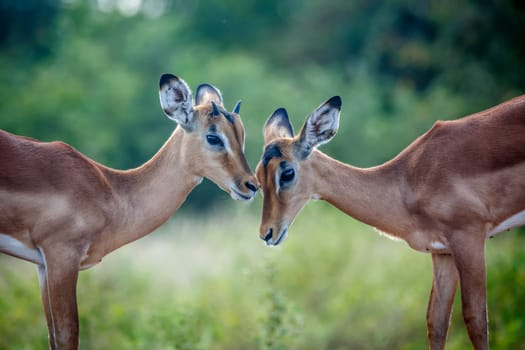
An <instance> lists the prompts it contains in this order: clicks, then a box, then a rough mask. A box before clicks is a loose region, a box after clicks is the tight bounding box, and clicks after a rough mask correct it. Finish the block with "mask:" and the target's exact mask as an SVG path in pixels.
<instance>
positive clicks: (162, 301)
mask: <svg viewBox="0 0 525 350" xmlns="http://www.w3.org/2000/svg"><path fill="white" fill-rule="evenodd" d="M0 23H1V25H0V128H2V129H5V130H7V131H10V132H13V133H17V134H21V135H26V136H31V137H35V138H38V139H42V140H57V139H60V140H63V141H65V142H68V143H70V144H71V145H73V146H74V147H75V148H77V149H78V150H80V151H81V152H83V153H85V154H86V155H88V156H89V157H91V158H93V159H95V160H97V161H99V162H101V163H104V164H106V165H109V166H112V167H115V168H121V169H124V168H132V167H136V166H138V165H140V164H142V163H143V162H145V161H146V160H147V159H149V158H150V157H151V156H152V155H153V154H154V153H155V152H156V151H157V150H158V149H159V148H160V146H161V145H162V144H163V143H164V141H165V140H166V139H167V138H168V136H169V135H170V133H171V132H172V131H173V128H174V124H173V123H172V122H170V121H169V120H168V119H166V118H165V117H164V116H163V114H162V112H161V109H160V107H159V102H158V92H157V89H158V79H159V77H160V75H161V74H163V73H168V72H169V73H174V74H177V75H179V76H180V77H182V78H183V79H185V80H186V81H187V82H188V83H189V84H190V86H191V87H192V88H193V89H195V88H196V86H197V85H198V84H200V83H202V82H209V83H211V84H214V85H215V86H217V87H218V88H219V89H221V91H222V93H223V96H224V100H225V105H226V106H227V107H229V108H232V107H233V105H234V103H235V101H237V100H238V99H242V100H243V107H242V110H241V116H242V118H243V121H244V124H245V127H246V132H247V142H246V153H247V158H248V161H249V163H250V164H251V166H252V167H255V165H256V163H257V161H258V159H259V156H260V153H261V149H262V146H263V142H262V133H261V128H262V125H263V124H264V121H265V120H266V118H267V117H268V115H269V114H271V112H272V111H273V110H275V109H276V108H278V107H281V106H283V107H286V108H287V109H288V112H289V114H290V118H291V119H292V121H293V123H294V126H295V129H296V130H298V129H299V128H300V126H301V124H302V122H303V121H304V118H305V117H306V116H307V115H308V114H309V113H310V112H311V110H312V109H314V108H315V107H317V106H318V105H319V104H320V103H321V102H323V101H324V100H326V99H327V98H329V97H331V96H333V95H340V96H341V97H342V99H343V110H342V116H341V123H340V129H339V132H338V135H337V136H336V137H335V138H334V139H333V140H332V141H331V142H330V143H329V144H327V145H325V146H323V151H325V152H326V153H328V154H330V155H331V156H333V157H335V158H337V159H340V160H341V161H344V162H347V163H352V164H354V165H357V166H362V167H366V166H372V165H376V164H379V163H381V162H384V161H386V160H388V159H390V158H391V157H393V156H394V155H396V154H397V153H398V152H399V151H400V150H401V149H403V148H404V147H406V146H407V145H408V144H409V143H410V142H411V141H412V140H413V139H414V138H416V137H417V136H418V135H420V134H421V133H423V132H424V131H425V130H427V129H428V128H429V127H430V126H431V125H432V123H433V122H434V121H435V120H437V119H453V118H458V117H461V116H464V115H467V114H470V113H473V112H477V111H479V110H482V109H485V108H487V107H490V106H492V105H495V104H497V103H499V102H502V101H504V100H506V99H509V98H512V97H514V96H517V95H520V94H522V93H524V92H525V65H524V64H523V62H525V41H524V40H523V38H525V25H524V23H525V5H524V3H523V2H522V1H517V0H513V1H510V0H502V1H463V2H456V1H439V2H438V1H413V0H395V1H389V2H385V1H373V0H372V1H342V0H336V1H330V2H327V1H320V0H313V1H298V0H283V1H278V0H269V1H259V0H246V1H233V0H225V1H204V0H201V1H199V0H196V1H182V0H175V1H168V0H96V1H95V0H92V1H82V0H22V1H18V0H0ZM0 166H1V165H0ZM260 202H261V198H260V197H258V198H256V199H255V201H254V202H252V203H250V204H248V205H246V204H239V203H234V202H232V201H231V200H230V199H229V197H228V195H226V194H225V193H223V192H221V191H220V190H218V189H217V188H216V187H215V186H214V185H213V184H211V183H209V182H208V181H205V182H203V184H202V185H200V186H199V187H198V188H197V189H196V190H195V191H194V192H193V193H192V194H191V195H190V197H189V198H188V200H187V202H186V203H185V204H184V206H183V208H182V209H181V210H180V211H179V212H178V213H176V214H175V216H174V217H173V220H171V221H170V222H169V223H168V224H166V225H164V226H163V227H162V228H161V229H160V230H159V232H158V233H155V234H154V235H151V236H149V237H147V238H145V239H143V240H140V241H138V242H136V243H133V244H132V245H130V246H128V247H124V248H122V249H121V250H119V251H117V252H115V253H113V254H112V255H110V256H108V257H107V258H106V259H105V261H104V262H103V263H102V264H100V265H98V266H96V267H95V268H93V269H91V270H88V271H86V272H83V273H82V274H81V280H80V282H79V304H80V318H81V347H82V348H83V349H110V348H122V349H421V348H425V347H426V331H425V309H426V302H427V296H428V292H429V288H430V281H431V266H430V259H429V257H428V256H425V255H422V254H418V253H415V252H412V251H411V250H410V249H408V248H407V247H406V246H405V245H404V244H399V243H394V242H392V241H389V240H387V239H385V238H384V237H380V236H379V235H377V234H375V233H374V232H373V230H372V229H371V228H369V227H366V226H364V225H361V224H359V223H356V222H355V221H354V220H353V219H351V218H349V217H347V216H345V215H343V214H341V213H339V212H337V211H336V209H334V208H331V207H329V206H328V205H326V204H324V203H312V204H309V205H308V206H307V208H306V209H305V211H306V213H304V212H303V213H302V214H300V215H299V217H298V219H297V221H296V223H295V224H294V226H293V227H292V229H291V234H290V238H289V239H288V240H287V242H286V243H285V244H284V246H283V247H280V248H277V249H269V248H265V247H264V246H263V245H262V243H261V242H260V241H259V239H258V238H257V231H258V216H259V211H260V207H261V203H260ZM218 208H220V210H218ZM362 232H363V234H361V233H362ZM364 232H368V233H364ZM370 233H371V234H370ZM523 247H525V239H524V238H523V234H522V233H520V232H514V233H509V234H505V235H501V236H497V237H496V238H495V239H493V240H491V241H489V242H488V244H487V254H488V266H489V267H488V276H489V277H488V290H489V317H490V331H491V345H492V348H494V349H525V345H524V344H525V336H523V334H525V315H524V311H525V288H524V287H525V266H524V265H525V259H524V255H525V251H524V249H523ZM34 270H35V269H34V267H33V266H31V265H29V264H27V263H24V262H19V261H17V260H15V259H13V258H10V257H6V256H0V295H1V297H0V349H43V348H45V347H46V344H47V340H46V328H45V323H44V316H43V312H42V309H41V306H40V300H39V296H38V283H37V277H36V271H34ZM468 344H469V343H468V339H467V336H466V332H465V329H464V326H463V325H462V321H461V314H460V305H459V303H456V306H455V313H454V315H453V325H452V329H451V334H450V339H449V342H448V345H449V347H448V348H450V349H465V348H469V345H468Z"/></svg>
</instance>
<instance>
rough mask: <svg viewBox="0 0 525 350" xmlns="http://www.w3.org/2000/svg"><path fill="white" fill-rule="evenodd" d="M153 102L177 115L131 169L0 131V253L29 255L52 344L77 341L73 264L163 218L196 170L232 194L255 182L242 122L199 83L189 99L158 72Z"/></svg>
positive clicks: (247, 195)
mask: <svg viewBox="0 0 525 350" xmlns="http://www.w3.org/2000/svg"><path fill="white" fill-rule="evenodd" d="M159 95H160V102H161V106H162V109H163V110H164V112H165V114H166V116H167V117H168V118H170V119H172V120H174V121H175V122H177V123H178V124H179V126H178V127H177V128H176V129H175V131H174V132H173V134H172V135H171V136H170V138H169V139H168V140H167V142H166V143H165V144H164V146H163V147H162V148H161V149H160V150H159V151H158V152H157V154H155V156H154V157H153V158H152V159H151V160H149V161H148V162H147V163H145V164H144V165H142V166H141V167H139V168H136V169H133V170H128V171H120V170H114V169H110V168H108V167H105V166H103V165H101V164H99V163H97V162H95V161H93V160H91V159H89V158H87V157H86V156H84V155H82V154H81V153H79V152H78V151H76V150H75V149H73V148H72V147H71V146H69V145H66V144H64V143H62V142H51V143H44V142H39V141H37V140H33V139H30V138H26V137H21V136H16V135H13V134H10V133H8V132H5V131H0V164H1V167H0V252H3V253H6V254H9V255H12V256H14V257H17V258H20V259H24V260H27V261H30V262H33V263H35V264H37V266H38V271H39V277H40V286H41V294H42V303H43V305H44V309H45V313H46V319H47V324H48V329H49V342H50V347H51V348H52V349H76V348H77V347H78V315H77V303H76V285H77V277H78V272H79V270H82V269H86V268H88V267H90V266H92V265H94V264H97V263H98V262H100V260H101V259H102V258H103V257H104V256H105V255H106V254H108V253H110V252H111V251H113V250H115V249H117V248H119V247H121V246H123V245H124V244H126V243H129V242H132V241H134V240H137V239H139V238H141V237H143V236H144V235H146V234H148V233H150V232H152V231H153V230H154V229H155V228H157V227H158V226H160V225H161V224H162V223H164V222H165V221H166V220H167V219H168V218H169V217H170V215H172V214H173V213H174V212H175V211H176V210H177V208H178V207H179V206H180V205H181V204H182V203H183V202H184V200H185V199H186V196H187V195H188V194H189V193H190V192H191V190H192V189H193V187H195V186H196V185H197V184H198V183H199V182H200V181H201V180H202V178H203V177H206V178H208V179H210V180H212V181H213V182H215V183H216V184H217V185H218V186H219V187H221V188H222V189H224V190H225V191H227V192H228V193H230V195H231V197H232V198H234V199H240V200H249V199H251V198H252V197H253V196H254V195H255V193H256V191H257V185H256V184H257V182H256V179H255V176H254V175H253V173H252V172H251V170H250V168H249V166H248V163H247V162H246V159H245V156H244V128H243V125H242V122H241V119H240V117H239V115H238V113H239V106H240V105H239V104H238V105H237V106H236V107H235V109H234V112H227V111H226V110H224V107H223V105H222V96H221V94H220V92H219V90H217V89H216V88H214V87H213V86H211V85H209V84H202V85H200V86H199V87H198V89H197V92H196V97H195V103H194V102H193V98H192V93H191V90H190V89H189V87H188V85H187V84H186V83H185V82H184V81H183V80H182V79H179V78H178V77H176V76H174V75H170V74H165V75H163V76H162V77H161V79H160V92H159Z"/></svg>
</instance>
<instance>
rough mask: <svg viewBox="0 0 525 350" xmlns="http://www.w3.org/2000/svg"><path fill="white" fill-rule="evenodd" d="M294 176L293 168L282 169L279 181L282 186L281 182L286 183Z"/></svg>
mask: <svg viewBox="0 0 525 350" xmlns="http://www.w3.org/2000/svg"><path fill="white" fill-rule="evenodd" d="M294 177H295V170H294V169H293V168H289V169H286V170H284V171H283V172H282V173H281V178H280V181H279V182H280V183H281V186H282V185H283V184H286V183H287V182H290V181H292V180H293V179H294Z"/></svg>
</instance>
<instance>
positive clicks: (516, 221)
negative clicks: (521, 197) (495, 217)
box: [487, 210, 525, 237]
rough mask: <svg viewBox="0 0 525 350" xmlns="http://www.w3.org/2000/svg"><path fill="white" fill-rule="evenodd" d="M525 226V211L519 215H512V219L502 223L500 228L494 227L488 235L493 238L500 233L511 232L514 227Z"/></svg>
mask: <svg viewBox="0 0 525 350" xmlns="http://www.w3.org/2000/svg"><path fill="white" fill-rule="evenodd" d="M523 225H525V210H523V211H520V212H519V213H517V214H514V215H512V216H511V217H510V218H508V219H506V220H504V221H503V222H501V223H500V224H499V225H498V226H496V227H494V228H493V229H492V230H490V231H489V232H488V233H487V236H488V237H492V236H494V235H495V234H498V233H500V232H503V231H506V230H510V229H511V228H514V227H519V226H523Z"/></svg>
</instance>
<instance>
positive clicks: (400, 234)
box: [256, 95, 525, 349]
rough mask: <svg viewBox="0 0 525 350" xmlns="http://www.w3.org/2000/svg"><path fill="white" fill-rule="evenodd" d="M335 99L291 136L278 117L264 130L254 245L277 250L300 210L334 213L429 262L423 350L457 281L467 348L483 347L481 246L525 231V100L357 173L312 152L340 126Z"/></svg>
mask: <svg viewBox="0 0 525 350" xmlns="http://www.w3.org/2000/svg"><path fill="white" fill-rule="evenodd" d="M340 109H341V99H340V97H338V96H334V97H332V98H331V99H329V100H328V101H326V102H325V103H323V104H322V105H321V106H319V107H318V108H317V109H316V110H315V111H314V112H313V113H312V114H311V115H310V116H309V117H308V118H307V119H306V122H305V123H304V125H303V127H302V129H301V131H300V133H299V135H297V136H294V132H293V128H292V125H291V124H290V122H289V120H288V116H287V113H286V111H285V110H284V109H282V108H280V109H278V110H276V111H275V112H274V113H273V114H272V115H271V116H270V117H269V119H268V120H267V122H266V124H265V126H264V139H265V148H264V153H263V155H262V159H261V161H260V162H259V164H258V165H257V171H256V174H257V178H258V180H259V183H260V185H261V189H262V194H263V196H264V203H263V210H262V219H261V226H260V237H261V238H262V239H263V240H265V241H266V244H268V245H278V244H280V243H282V242H283V240H284V239H285V238H286V236H287V233H288V228H289V227H290V225H291V223H292V221H293V220H294V218H295V216H296V215H297V214H298V213H299V211H300V210H301V209H302V208H303V206H304V205H305V204H306V202H307V201H308V200H309V199H311V198H313V199H322V200H326V201H327V202H329V203H330V204H332V205H334V206H335V207H336V208H338V209H339V210H341V211H343V212H345V213H346V214H348V215H350V216H352V217H354V218H356V219H357V220H360V221H362V222H364V223H366V224H369V225H372V226H374V227H376V228H377V229H378V230H380V231H383V232H385V233H386V234H388V235H391V236H393V237H397V238H400V239H402V240H404V241H406V242H407V243H408V245H409V246H410V247H412V248H413V249H415V250H417V251H420V252H424V253H429V254H431V255H432V263H433V281H432V289H431V292H430V300H429V303H428V309H427V330H428V333H427V335H428V340H429V346H430V348H431V349H443V348H444V346H445V341H446V336H447V332H448V327H449V323H450V314H451V311H452V304H453V299H454V294H455V291H456V287H457V284H458V281H459V282H460V286H461V301H462V306H463V318H464V321H465V324H466V327H467V330H468V334H469V337H470V340H471V342H472V344H473V346H474V348H475V349H487V348H488V336H487V308H486V286H485V284H486V281H485V278H486V276H485V252H484V249H485V240H486V239H487V237H492V236H494V235H495V234H497V233H499V232H502V231H505V230H508V229H510V228H513V227H517V226H521V225H524V224H525V95H524V96H521V97H517V98H514V99H512V100H510V101H508V102H505V103H503V104H500V105H498V106H496V107H493V108H491V109H488V110H486V111H483V112H480V113H477V114H474V115H471V116H468V117H465V118H462V119H458V120H454V121H445V122H443V121H438V122H437V123H435V125H434V126H433V127H432V128H431V129H430V130H429V131H428V132H427V133H425V134H423V135H422V136H421V137H419V138H418V139H417V140H415V141H414V142H413V143H412V144H411V145H409V146H408V147H407V148H406V149H405V150H403V151H402V152H401V153H400V154H399V155H398V156H396V157H395V158H394V159H392V160H390V161H388V162H386V163H385V164H383V165H380V166H376V167H373V168H368V169H360V168H356V167H353V166H350V165H347V164H343V163H341V162H339V161H337V160H335V159H333V158H330V157H329V156H327V155H325V154H323V153H322V152H320V151H318V150H317V149H316V147H317V146H319V145H320V144H323V143H325V142H328V141H329V140H330V139H331V138H332V137H333V136H334V135H335V133H336V131H337V129H338V125H339V114H340Z"/></svg>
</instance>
